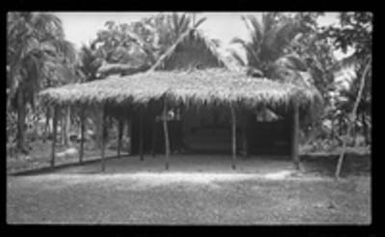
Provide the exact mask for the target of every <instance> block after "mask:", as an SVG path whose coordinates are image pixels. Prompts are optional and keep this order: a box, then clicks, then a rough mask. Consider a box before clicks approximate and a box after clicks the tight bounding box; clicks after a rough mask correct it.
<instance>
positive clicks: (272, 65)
mask: <svg viewBox="0 0 385 237" xmlns="http://www.w3.org/2000/svg"><path fill="white" fill-rule="evenodd" d="M242 20H243V21H244V23H245V25H246V27H247V28H248V30H249V33H250V41H245V40H243V39H240V38H234V39H233V41H232V43H235V44H240V45H241V46H242V48H243V49H244V50H245V52H246V58H247V61H246V62H245V61H244V60H243V59H242V57H241V56H240V55H239V54H238V53H237V52H235V51H233V52H232V55H233V57H234V58H235V59H236V60H237V61H238V63H240V64H241V65H242V66H246V67H248V73H249V74H252V75H253V74H254V75H256V76H259V77H262V76H264V77H268V78H281V79H282V77H284V74H285V73H287V69H292V70H300V71H306V70H307V68H306V66H305V63H304V62H302V60H301V59H300V58H299V57H298V56H297V55H295V54H293V53H290V54H289V52H288V51H287V47H288V46H289V45H290V43H291V41H292V40H293V39H294V38H295V37H296V36H297V35H298V34H299V33H300V32H301V30H302V29H301V27H300V24H299V23H298V22H296V21H295V20H294V19H292V18H289V17H286V16H284V15H282V14H279V13H265V14H263V15H262V20H261V21H259V20H258V19H257V18H256V17H255V16H252V15H250V16H242Z"/></svg>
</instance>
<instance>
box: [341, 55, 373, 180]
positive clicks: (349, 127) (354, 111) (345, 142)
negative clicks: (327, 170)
mask: <svg viewBox="0 0 385 237" xmlns="http://www.w3.org/2000/svg"><path fill="white" fill-rule="evenodd" d="M371 62H372V59H371V58H369V60H368V63H367V64H366V67H365V70H364V72H363V74H362V77H361V84H360V88H359V91H358V95H357V99H356V101H355V103H354V106H353V111H352V114H351V116H350V121H349V124H348V128H347V133H346V134H347V136H349V135H350V132H351V129H352V127H353V126H354V123H355V121H356V115H357V108H358V104H359V103H360V100H361V97H362V92H363V90H364V86H365V77H366V74H367V73H368V71H369V68H370V65H371ZM346 145H347V139H344V140H343V146H342V151H341V154H340V157H339V158H338V163H337V169H336V172H335V178H336V179H339V177H340V172H341V167H342V162H343V159H344V155H345V152H346Z"/></svg>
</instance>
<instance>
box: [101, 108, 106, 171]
mask: <svg viewBox="0 0 385 237" xmlns="http://www.w3.org/2000/svg"><path fill="white" fill-rule="evenodd" d="M100 115H101V121H100V129H101V131H100V135H101V139H100V141H101V146H100V153H101V157H102V172H104V171H105V170H106V160H105V156H104V146H105V130H106V129H105V126H106V114H105V108H104V105H102V109H101V113H100Z"/></svg>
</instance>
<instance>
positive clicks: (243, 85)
mask: <svg viewBox="0 0 385 237" xmlns="http://www.w3.org/2000/svg"><path fill="white" fill-rule="evenodd" d="M229 68H230V67H229V65H228V62H227V61H226V59H225V58H224V57H223V56H222V55H221V54H220V53H219V52H218V51H217V48H216V46H215V45H214V43H213V42H211V41H210V40H208V39H207V37H204V35H202V33H201V32H199V31H197V30H196V29H192V30H189V31H187V32H186V33H184V34H183V35H182V36H181V37H180V38H179V39H178V40H177V42H176V43H175V44H174V45H173V46H171V47H170V48H169V50H167V51H166V52H165V53H164V54H163V55H162V56H161V57H160V59H159V60H158V61H157V62H156V63H155V65H153V66H152V68H151V69H150V70H149V71H147V72H145V73H138V74H134V75H130V76H120V75H114V76H110V77H108V78H106V79H104V80H98V81H92V82H87V83H83V84H72V85H67V86H63V87H60V88H50V89H47V90H45V91H43V92H41V93H40V95H41V98H42V99H43V101H45V102H47V103H53V104H100V103H110V104H116V105H125V104H148V103H149V102H150V101H154V100H159V99H167V100H168V101H169V102H170V103H174V104H175V103H176V104H179V103H183V104H213V103H215V104H229V103H236V104H237V105H239V106H245V107H249V108H255V107H258V106H268V107H270V108H277V107H282V106H285V107H287V106H290V105H291V103H292V102H293V100H296V101H298V102H299V104H300V105H301V106H302V108H303V109H305V110H306V111H310V110H311V108H312V105H315V104H317V105H319V104H322V98H321V96H320V94H319V93H318V91H317V90H315V89H312V88H310V87H306V86H304V85H298V84H294V83H290V82H276V81H272V80H268V79H266V78H253V77H249V76H247V74H246V73H244V72H235V71H232V70H230V69H229Z"/></svg>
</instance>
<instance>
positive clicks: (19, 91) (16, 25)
mask: <svg viewBox="0 0 385 237" xmlns="http://www.w3.org/2000/svg"><path fill="white" fill-rule="evenodd" d="M7 44H8V45H7V92H8V93H7V96H8V98H7V106H8V108H10V109H11V108H13V109H16V110H17V114H18V126H17V146H18V149H19V150H21V151H26V150H25V149H24V143H25V142H24V124H25V117H26V104H30V105H31V106H32V107H33V105H34V98H35V95H36V92H37V91H38V90H39V88H40V87H41V81H42V80H41V79H42V78H44V75H45V73H46V72H47V66H46V64H47V62H55V63H64V64H70V63H71V62H72V60H74V58H75V51H74V48H73V46H72V45H71V44H70V43H69V42H68V41H65V40H64V32H63V27H62V23H61V21H60V19H59V18H58V17H56V16H55V15H52V14H48V13H33V12H10V13H8V17H7Z"/></svg>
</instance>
